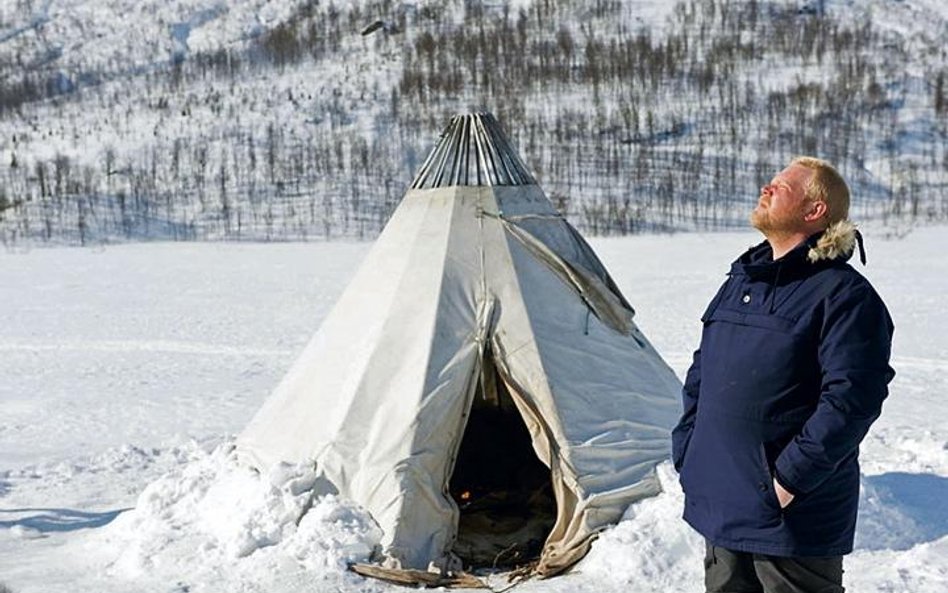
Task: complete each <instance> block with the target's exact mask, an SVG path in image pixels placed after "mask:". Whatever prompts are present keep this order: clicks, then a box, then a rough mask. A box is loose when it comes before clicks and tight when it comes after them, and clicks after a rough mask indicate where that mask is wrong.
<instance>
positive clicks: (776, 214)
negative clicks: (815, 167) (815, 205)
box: [750, 165, 813, 237]
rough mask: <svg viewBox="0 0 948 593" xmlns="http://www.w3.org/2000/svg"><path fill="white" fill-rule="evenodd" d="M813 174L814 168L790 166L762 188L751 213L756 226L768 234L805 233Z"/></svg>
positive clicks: (752, 221) (768, 235) (752, 222)
mask: <svg viewBox="0 0 948 593" xmlns="http://www.w3.org/2000/svg"><path fill="white" fill-rule="evenodd" d="M811 175H813V171H811V170H810V169H807V168H806V167H803V166H802V165H790V166H789V167H787V168H786V169H784V170H783V171H781V172H779V173H777V175H775V176H774V178H773V179H772V180H771V181H770V183H768V184H767V185H765V186H763V187H762V188H760V198H759V199H758V201H757V207H756V208H754V211H753V212H751V215H750V220H751V224H752V225H754V228H756V229H758V230H759V231H760V232H762V233H763V234H764V236H767V237H770V236H772V235H791V234H794V233H799V232H803V231H804V230H805V229H806V228H807V222H806V220H805V219H804V217H805V215H806V213H807V212H808V211H809V209H810V208H809V207H810V202H809V201H808V200H807V199H806V184H807V181H809V179H810V176H811Z"/></svg>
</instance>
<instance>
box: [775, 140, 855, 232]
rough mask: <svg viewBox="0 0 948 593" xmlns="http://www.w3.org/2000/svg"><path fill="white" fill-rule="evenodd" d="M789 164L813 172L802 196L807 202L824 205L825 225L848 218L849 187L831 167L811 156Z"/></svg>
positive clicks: (801, 157) (802, 157) (796, 159)
mask: <svg viewBox="0 0 948 593" xmlns="http://www.w3.org/2000/svg"><path fill="white" fill-rule="evenodd" d="M790 164H791V165H800V166H801V167H806V168H807V169H810V170H811V171H813V175H811V176H810V180H809V181H808V182H807V184H806V187H805V188H804V196H805V197H806V199H807V200H809V201H816V200H821V201H822V202H824V203H825V204H826V223H827V225H832V224H835V223H837V222H839V221H841V220H846V219H847V218H849V187H848V186H847V185H846V181H844V180H843V176H842V175H840V174H839V171H837V170H836V169H835V168H834V167H833V165H831V164H829V163H828V162H826V161H824V160H823V159H818V158H814V157H811V156H800V157H797V158H795V159H793V161H792V162H791V163H790Z"/></svg>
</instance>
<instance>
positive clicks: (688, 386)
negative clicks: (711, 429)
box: [672, 348, 701, 470]
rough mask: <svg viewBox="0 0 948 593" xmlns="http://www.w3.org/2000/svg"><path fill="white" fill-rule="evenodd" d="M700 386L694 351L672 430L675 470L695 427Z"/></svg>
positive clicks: (697, 354)
mask: <svg viewBox="0 0 948 593" xmlns="http://www.w3.org/2000/svg"><path fill="white" fill-rule="evenodd" d="M700 386H701V349H700V348H699V349H698V350H695V353H694V357H693V359H692V363H691V368H689V369H688V374H687V375H686V376H685V385H684V387H682V389H681V400H682V408H683V411H682V414H681V419H679V420H678V424H677V425H676V426H675V428H674V429H672V462H673V463H674V464H675V469H676V470H679V469H681V462H682V461H683V460H684V458H685V449H687V448H688V441H689V440H691V431H692V430H693V429H694V426H695V414H696V413H697V411H698V391H699V388H700Z"/></svg>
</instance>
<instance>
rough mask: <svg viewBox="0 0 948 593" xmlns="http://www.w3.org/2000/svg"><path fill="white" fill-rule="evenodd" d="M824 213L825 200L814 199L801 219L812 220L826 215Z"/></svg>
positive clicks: (825, 210) (825, 211)
mask: <svg viewBox="0 0 948 593" xmlns="http://www.w3.org/2000/svg"><path fill="white" fill-rule="evenodd" d="M826 213H827V208H826V202H824V201H823V200H814V201H812V202H810V204H809V207H808V208H807V210H806V212H805V213H804V214H803V220H805V221H806V222H814V221H817V220H819V219H821V218H823V217H824V216H826Z"/></svg>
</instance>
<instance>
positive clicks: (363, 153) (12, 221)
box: [0, 0, 948, 244]
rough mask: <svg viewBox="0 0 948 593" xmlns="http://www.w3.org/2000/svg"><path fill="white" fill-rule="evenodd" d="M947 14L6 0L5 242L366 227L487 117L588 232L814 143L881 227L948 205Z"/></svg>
mask: <svg viewBox="0 0 948 593" xmlns="http://www.w3.org/2000/svg"><path fill="white" fill-rule="evenodd" d="M946 12H948V9H946V8H945V5H944V4H943V3H940V2H937V1H935V0H904V1H900V2H894V1H888V0H872V1H870V2H852V1H850V0H768V1H762V0H754V1H752V2H738V1H736V0H715V1H712V0H684V1H682V2H679V3H677V4H676V3H665V2H651V1H647V0H637V1H634V2H596V3H589V2H581V1H579V0H571V1H566V2H533V1H530V0H517V1H513V2H486V1H484V2H466V1H465V2H462V1H461V0H427V1H420V0H419V1H402V2H396V1H394V0H354V1H352V2H336V3H329V2H319V1H315V0H273V1H270V2H263V1H262V0H251V1H246V2H239V3H224V2H218V1H217V0H185V1H181V0H175V1H171V2H155V1H152V2H126V1H121V0H115V1H112V2H105V3H103V2H99V1H93V0H72V1H69V2H65V1H63V2H57V1H54V0H41V1H35V2H33V1H27V0H16V1H13V0H3V2H2V3H0V239H2V240H3V241H5V242H6V243H8V244H9V243H17V242H20V241H24V240H25V241H28V242H36V241H45V242H52V243H63V242H66V243H83V244H85V243H90V242H92V243H98V242H102V241H118V240H138V239H143V238H151V237H158V238H170V239H179V240H180V239H185V240H191V239H218V238H227V239H237V240H245V239H255V240H285V239H312V238H320V239H322V238H331V237H339V236H346V237H360V238H361V237H372V236H374V234H375V233H376V232H377V231H378V230H379V229H380V228H381V226H382V225H383V224H384V221H385V220H386V219H387V217H388V215H389V214H390V213H391V211H392V209H393V208H394V205H395V204H396V203H397V201H398V199H399V198H400V196H401V195H402V192H403V189H404V188H405V186H406V185H407V184H408V183H409V181H410V179H411V176H412V175H413V173H414V172H415V170H416V169H417V167H418V165H419V164H420V163H421V161H422V160H423V158H424V156H425V154H426V152H427V150H428V149H429V148H430V147H431V146H432V145H433V143H434V141H435V139H436V137H437V134H438V133H439V132H440V130H441V128H442V126H443V125H444V124H445V122H446V121H447V118H448V117H449V116H450V115H452V114H454V113H456V112H459V111H468V110H471V109H488V110H491V111H493V112H494V113H495V114H496V115H497V116H498V117H499V119H500V121H501V123H502V124H503V125H504V126H505V127H506V128H507V130H508V131H509V133H510V135H511V136H512V138H513V140H514V141H515V143H516V144H517V145H518V146H519V148H520V151H521V153H522V156H523V157H524V160H525V162H526V163H527V164H528V166H530V167H532V168H533V170H534V171H535V173H536V174H537V176H538V178H539V179H540V180H541V181H542V182H543V183H544V186H545V187H546V189H547V191H548V192H549V193H550V194H551V195H552V196H553V197H554V198H555V199H556V202H557V204H558V206H559V207H560V208H561V209H562V210H564V211H566V212H567V213H568V215H569V216H570V217H571V218H572V220H573V221H574V222H576V223H577V224H578V225H579V226H580V227H582V228H583V229H584V230H586V231H587V232H590V233H594V234H617V233H618V234H624V233H629V232H638V231H642V230H649V229H653V230H654V229H720V228H728V227H732V226H734V224H735V223H736V222H742V221H743V217H742V216H737V215H736V214H735V213H736V212H737V211H739V210H740V205H741V204H746V203H748V202H749V201H750V200H752V199H753V198H754V194H755V192H754V191H753V190H752V189H750V188H755V187H758V186H759V184H760V183H761V182H762V181H764V180H765V178H766V176H768V175H770V173H771V172H772V171H773V170H774V169H775V168H777V167H778V166H779V165H781V164H782V163H783V162H785V161H786V160H787V159H788V158H789V157H790V156H791V155H794V154H799V153H816V154H818V155H819V156H823V157H825V158H829V159H830V160H832V161H834V162H836V163H837V164H838V165H839V167H840V168H841V169H842V171H843V173H844V174H845V175H846V176H847V177H848V178H849V179H850V180H851V182H852V184H853V186H854V188H855V190H856V192H855V193H856V196H857V197H858V201H857V206H858V207H859V208H860V212H861V214H862V215H863V218H869V217H873V218H880V219H881V218H884V219H885V220H886V221H888V222H890V223H892V224H898V225H902V226H905V225H911V224H916V223H922V222H926V221H930V220H944V219H946V218H948V203H946V202H945V200H944V198H943V197H942V196H944V195H945V189H946V185H948V150H946V139H948V58H946V50H945V47H944V43H943V40H944V39H945V38H946V34H948V19H946ZM370 30H371V32H370ZM363 32H366V33H367V34H365V35H363V34H362V33H363Z"/></svg>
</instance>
